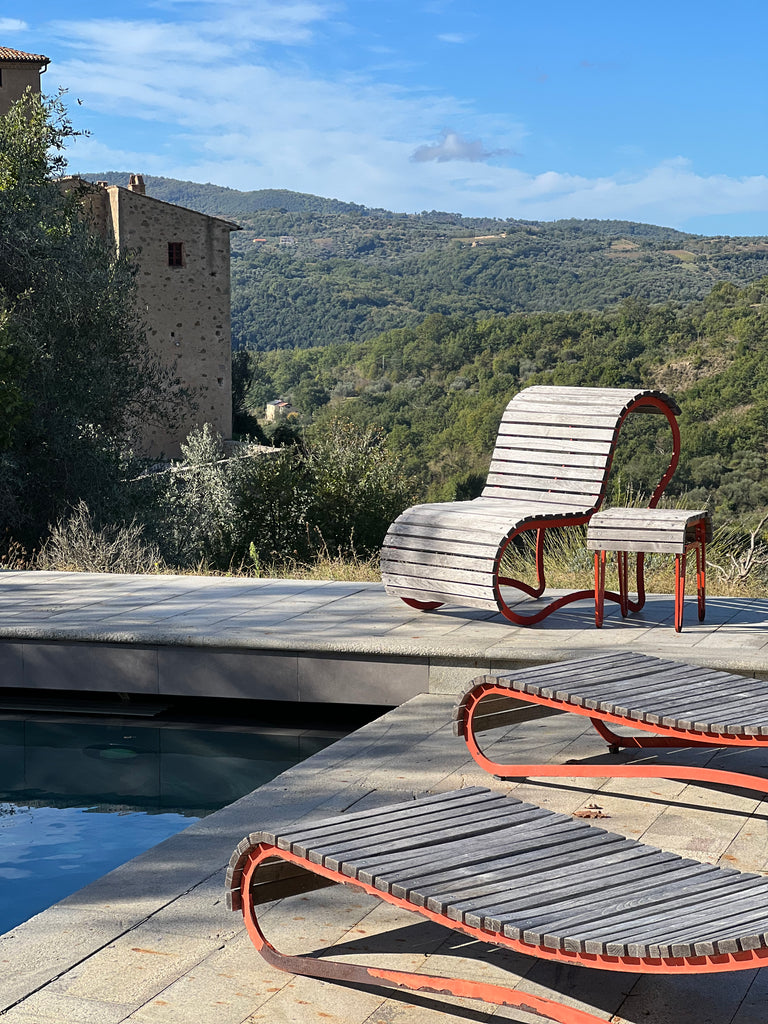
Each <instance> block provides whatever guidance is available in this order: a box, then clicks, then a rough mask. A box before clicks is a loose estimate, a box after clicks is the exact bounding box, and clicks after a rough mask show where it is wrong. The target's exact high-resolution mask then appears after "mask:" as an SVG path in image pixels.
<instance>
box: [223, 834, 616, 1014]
mask: <svg viewBox="0 0 768 1024" xmlns="http://www.w3.org/2000/svg"><path fill="white" fill-rule="evenodd" d="M275 853H277V854H278V856H279V855H280V853H279V851H277V850H275V848H274V847H269V846H266V845H265V844H262V846H260V847H256V848H255V849H254V852H253V853H252V854H251V856H250V858H249V861H248V863H247V866H246V868H245V870H244V872H243V880H242V885H241V892H242V897H243V900H242V902H243V918H244V920H245V927H246V929H247V931H248V935H249V936H250V939H251V941H252V942H253V944H254V946H255V947H256V949H257V950H258V952H259V953H260V954H261V956H262V957H263V958H264V959H265V960H266V961H267V963H268V964H270V965H271V966H272V967H276V968H277V969H278V970H280V971H287V972H288V973H289V974H300V975H304V976H305V977H309V978H320V979H322V980H323V981H341V982H347V983H349V982H352V983H353V984H358V985H377V986H381V987H383V988H394V989H410V990H411V991H414V992H433V993H435V994H437V995H448V996H459V997H462V998H468V999H480V1000H482V1001H483V1002H485V1003H491V1004H492V1005H495V1006H514V1007H517V1008H518V1009H521V1010H525V1011H527V1012H528V1013H535V1014H536V1015H537V1016H540V1017H545V1018H547V1019H548V1020H553V1021H556V1022H557V1024H605V1022H604V1021H603V1020H601V1019H600V1018H598V1017H595V1016H594V1015H593V1014H591V1013H585V1012H584V1011H583V1010H577V1009H575V1008H573V1007H571V1006H565V1005H563V1004H562V1003H557V1002H554V1001H553V1000H551V999H545V998H543V997H542V996H535V995H531V994H529V993H527V992H520V991H517V990H515V989H511V988H505V987H504V986H502V985H491V984H488V983H486V982H481V981H470V980H468V979H464V978H445V977H439V976H437V975H430V974H417V973H415V972H413V971H396V970H391V969H388V968H383V967H363V966H362V965H359V964H352V963H347V962H340V961H338V960H320V959H318V958H316V957H311V956H291V955H288V954H286V953H281V952H279V950H277V949H275V947H274V946H273V945H272V944H271V943H270V942H269V941H268V940H267V939H266V938H265V936H264V933H263V931H262V930H261V926H260V924H259V922H258V920H257V918H256V912H255V909H254V906H253V898H252V896H251V879H252V878H253V875H254V873H255V871H256V869H257V868H258V866H259V864H260V863H262V861H264V860H266V859H267V857H270V856H273V855H274V854H275ZM346 881H349V879H346ZM360 888H363V889H369V888H370V887H368V886H365V885H361V886H360ZM371 891H374V892H375V890H371ZM376 895H377V896H379V897H381V898H382V899H386V900H387V902H390V903H394V904H395V905H398V906H403V907H404V908H405V909H409V910H413V909H414V908H413V907H406V904H405V901H403V900H398V899H395V898H389V899H387V897H385V896H383V895H382V893H380V892H376ZM425 916H427V917H429V918H430V919H436V920H438V921H439V922H440V923H443V924H445V925H446V926H447V927H451V926H454V923H453V922H451V921H448V920H447V919H442V920H441V919H440V916H439V915H435V914H425ZM459 928H460V926H459ZM460 930H461V931H468V929H466V928H460ZM473 931H474V930H473ZM476 937H477V938H481V939H482V938H483V935H482V934H480V933H479V932H478V933H477V935H476ZM484 938H485V941H490V942H493V937H492V936H491V935H489V934H487V933H486V934H485V937H484ZM510 945H511V943H510Z"/></svg>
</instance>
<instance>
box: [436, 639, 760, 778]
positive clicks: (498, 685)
mask: <svg viewBox="0 0 768 1024" xmlns="http://www.w3.org/2000/svg"><path fill="white" fill-rule="evenodd" d="M521 702H526V703H529V704H539V705H543V706H544V707H549V708H553V709H554V710H557V711H568V712H571V713H573V714H577V715H584V716H586V717H587V718H589V719H590V720H591V722H592V724H593V726H594V727H595V729H596V730H597V731H598V733H599V734H600V735H601V736H602V737H603V739H605V741H606V742H607V744H608V747H609V750H611V751H612V752H616V751H618V750H619V749H620V748H621V747H627V748H643V747H700V746H705V747H731V748H733V747H737V748H738V747H741V748H747V747H768V681H766V680H763V679H749V678H747V677H745V676H740V675H736V674H735V673H733V672H720V671H717V670H715V669H708V668H703V667H701V666H697V665H688V664H686V663H684V662H679V661H670V660H666V659H662V658H654V657H651V656H650V655H647V654H637V653H634V652H622V651H607V652H605V653H603V654H597V655H594V656H593V657H589V658H578V659H576V660H573V661H563V662H557V663H555V664H550V665H538V666H536V667H534V668H526V669H521V670H519V671H515V672H502V673H500V674H499V675H486V676H478V677H477V678H476V679H475V680H474V681H473V683H472V685H471V687H470V689H469V690H468V691H467V693H466V694H465V695H464V697H463V698H462V699H461V701H460V702H459V704H458V705H457V706H456V709H455V712H454V731H455V733H456V734H457V735H459V736H461V737H463V738H464V739H465V740H466V743H467V747H468V749H469V752H470V753H471V755H472V757H473V758H474V759H475V761H477V763H478V764H479V765H480V766H481V767H482V768H483V769H484V770H485V771H487V772H489V773H490V774H492V775H497V776H500V777H503V778H520V777H527V776H531V777H533V778H536V777H542V776H558V775H559V776H569V777H575V776H576V777H583V778H587V777H597V776H611V777H613V778H615V777H632V778H638V777H643V778H654V777H659V778H667V779H670V778H677V779H686V780H689V781H693V780H698V781H702V782H713V783H721V784H724V785H732V786H746V787H748V788H750V789H755V790H758V791H761V792H764V793H768V780H766V779H761V778H757V777H755V776H751V775H743V774H739V773H736V772H731V771H723V770H720V769H712V768H699V767H695V766H692V765H683V766H680V765H675V766H672V765H660V764H647V763H644V762H643V763H639V764H627V765H624V764H602V765H601V764H597V765H595V764H566V765H557V764H543V765H536V764H503V763H500V762H499V761H498V760H496V759H495V758H494V757H493V756H490V755H489V754H486V753H485V752H484V750H483V749H482V747H481V745H480V741H479V740H478V734H479V733H483V732H488V731H489V730H493V729H497V728H499V727H501V726H504V725H508V724H509V723H510V722H511V721H514V717H515V716H516V715H517V714H518V713H519V708H520V703H521ZM611 725H614V726H615V725H619V726H626V727H628V728H630V729H632V730H637V729H639V730H641V731H640V733H639V734H638V733H636V732H634V731H633V733H632V734H630V735H626V734H620V733H617V732H615V731H614V730H613V729H612V728H611V727H610V726H611Z"/></svg>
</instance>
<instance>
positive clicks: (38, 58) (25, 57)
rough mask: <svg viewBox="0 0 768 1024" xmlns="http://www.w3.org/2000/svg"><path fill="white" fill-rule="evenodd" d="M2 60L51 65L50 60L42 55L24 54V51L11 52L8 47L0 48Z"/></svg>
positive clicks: (0, 58)
mask: <svg viewBox="0 0 768 1024" xmlns="http://www.w3.org/2000/svg"><path fill="white" fill-rule="evenodd" d="M0 60H15V61H32V62H34V63H35V64H50V58H49V57H44V56H43V55H42V53H24V51H23V50H9V49H8V47H7V46H0Z"/></svg>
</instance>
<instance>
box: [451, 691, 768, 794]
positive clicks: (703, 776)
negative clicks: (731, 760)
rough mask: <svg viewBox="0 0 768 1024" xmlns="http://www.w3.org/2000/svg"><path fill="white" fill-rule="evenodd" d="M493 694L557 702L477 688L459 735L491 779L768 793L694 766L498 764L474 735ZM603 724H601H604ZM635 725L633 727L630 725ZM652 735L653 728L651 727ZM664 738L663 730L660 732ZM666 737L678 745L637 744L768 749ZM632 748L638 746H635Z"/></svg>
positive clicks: (750, 779)
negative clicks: (675, 784)
mask: <svg viewBox="0 0 768 1024" xmlns="http://www.w3.org/2000/svg"><path fill="white" fill-rule="evenodd" d="M490 694H494V695H502V696H505V697H512V698H518V699H521V700H528V701H530V702H531V703H533V704H542V705H544V706H545V707H555V706H557V705H556V702H555V701H552V700H549V699H547V698H539V697H534V696H533V695H529V694H525V693H521V692H519V691H510V690H509V689H507V688H505V687H501V686H494V685H493V684H484V685H482V686H478V687H477V688H476V690H475V691H473V692H472V693H471V694H470V695H469V697H468V698H466V704H465V705H464V718H463V722H461V723H460V733H461V734H462V735H463V736H464V740H465V742H466V744H467V749H468V750H469V753H470V754H471V756H472V758H473V759H474V760H475V761H476V762H477V764H479V765H480V767H481V768H482V769H483V770H484V771H486V772H488V774H489V775H496V776H498V777H499V778H510V779H520V778H549V777H560V778H563V777H565V778H580V779H581V778H640V779H681V780H683V781H685V782H710V783H717V784H719V785H725V786H738V787H740V788H743V789H751V790H755V791H756V792H759V793H768V779H762V778H759V777H757V776H754V775H745V774H743V773H741V772H730V771H721V770H720V769H718V768H699V767H696V766H692V765H683V766H680V767H678V766H676V765H649V764H610V765H608V764H598V765H592V764H588V765H585V764H502V763H501V762H499V761H494V760H492V759H491V758H490V757H488V756H487V755H486V754H485V753H484V751H483V750H482V749H481V747H480V744H479V743H478V741H477V737H476V735H475V731H474V725H473V720H474V715H475V711H476V709H477V706H478V704H479V703H480V701H481V700H482V699H483V698H484V697H486V696H489V695H490ZM560 710H569V711H572V712H574V713H576V714H582V715H587V717H589V718H592V717H593V716H592V715H591V714H590V713H589V712H588V711H586V710H585V709H584V708H579V707H576V706H575V705H570V706H568V707H567V708H565V707H563V706H562V705H561V707H560ZM602 721H603V720H601V722H602ZM627 724H632V723H627ZM634 724H635V725H636V726H638V725H640V723H639V722H637V723H634ZM648 728H649V730H650V731H651V732H653V727H648ZM598 731H599V732H601V735H603V736H604V738H606V739H609V742H610V739H611V738H615V740H617V741H619V743H621V744H622V745H626V744H624V743H623V740H622V738H621V737H618V736H616V734H615V733H612V731H611V730H607V732H608V735H606V734H604V733H602V730H601V729H599V730H598ZM659 731H660V732H661V733H662V737H663V735H664V733H663V730H661V729H660V730H659ZM666 734H667V735H668V736H671V738H672V739H673V740H674V741H675V742H674V743H669V744H667V743H663V744H653V743H648V744H643V743H642V741H640V742H638V743H637V744H636V745H637V746H645V745H647V746H656V745H661V746H673V745H674V746H678V747H687V746H708V747H720V746H721V747H726V746H736V745H739V746H743V747H747V746H750V747H757V746H765V745H766V743H765V742H764V743H761V742H760V739H761V738H760V737H738V738H737V737H735V736H734V737H731V736H724V737H722V738H720V737H718V736H713V737H712V740H711V742H707V741H706V740H704V741H702V740H697V739H695V738H694V739H691V738H689V737H687V736H683V735H679V734H678V735H675V734H674V730H671V729H668V730H666ZM632 745H633V746H634V745H635V744H632Z"/></svg>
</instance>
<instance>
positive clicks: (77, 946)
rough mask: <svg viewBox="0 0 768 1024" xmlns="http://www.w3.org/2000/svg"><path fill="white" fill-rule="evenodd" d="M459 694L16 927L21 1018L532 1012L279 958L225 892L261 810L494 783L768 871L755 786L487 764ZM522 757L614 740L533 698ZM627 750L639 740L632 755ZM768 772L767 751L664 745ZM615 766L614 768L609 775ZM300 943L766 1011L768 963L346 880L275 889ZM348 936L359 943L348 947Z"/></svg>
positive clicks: (300, 770)
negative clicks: (536, 934) (599, 941)
mask: <svg viewBox="0 0 768 1024" xmlns="http://www.w3.org/2000/svg"><path fill="white" fill-rule="evenodd" d="M452 704H453V700H452V698H450V697H448V696H447V695H441V694H423V695H420V696H418V697H415V698H413V699H412V700H410V701H408V702H407V703H406V704H405V705H403V706H402V707H400V708H397V709H396V710H394V711H392V712H390V713H389V714H387V715H385V716H383V717H382V718H380V719H378V720H377V721H375V722H373V723H371V724H370V725H368V726H366V727H365V728H363V729H361V730H360V731H358V732H357V733H355V734H353V735H351V736H348V737H347V738H346V739H343V740H341V741H339V742H338V743H337V744H335V745H334V746H332V747H330V748H327V749H326V750H324V751H322V752H321V753H319V754H316V755H315V756H313V757H311V758H310V759H309V760H307V761H305V762H304V763H303V764H301V765H298V766H296V767H295V768H292V769H291V770H290V771H288V772H286V773H285V774H284V775H282V776H280V777H279V778H277V779H276V780H275V781H274V782H272V783H270V784H268V785H266V786H263V787H261V788H260V789H258V790H256V791H255V792H253V793H251V794H250V795H248V796H246V797H244V798H243V799H241V800H239V801H238V802H237V803H235V804H232V805H231V806H229V807H226V808H224V809H222V810H221V811H218V812H217V813H215V814H213V815H211V816H210V817H208V818H206V819H204V820H202V821H200V822H198V823H196V824H194V825H192V826H191V827H190V828H188V829H187V830H186V831H185V832H182V833H180V834H179V835H177V836H175V837H173V838H172V839H169V840H167V841H166V842H164V843H162V844H160V845H159V846H157V847H155V849H153V850H150V851H148V852H147V853H145V854H143V855H142V856H140V857H138V858H136V859H135V860H133V861H131V862H129V863H128V864H126V865H124V866H123V867H122V868H119V869H117V870H116V871H113V872H112V873H111V874H109V875H106V876H105V877H104V878H102V879H100V880H99V881H97V882H94V883H93V884H92V885H90V886H88V887H87V888H85V889H83V890H81V891H80V892H78V893H75V894H74V895H73V896H71V897H69V898H68V899H66V900H64V901H63V902H62V903H60V904H58V905H56V906H55V907H52V908H51V909H50V910H48V911H46V912H45V913H43V914H41V915H40V916H38V917H35V918H33V919H32V920H30V921H29V922H27V923H26V924H24V925H21V926H20V927H18V928H16V929H15V930H13V931H11V932H9V933H7V934H6V935H4V936H0V963H2V967H3V971H2V975H0V1020H2V1022H3V1024H49V1022H50V1024H53V1022H55V1024H62V1022H66V1024H123V1022H126V1024H128V1022H130V1024H197V1022H200V1024H261V1022H264V1024H450V1022H456V1024H466V1022H467V1021H469V1022H473V1024H482V1022H488V1024H490V1022H491V1021H492V1020H497V1019H508V1020H512V1021H516V1022H518V1024H532V1022H533V1021H534V1020H538V1019H539V1018H534V1017H531V1016H528V1015H526V1014H524V1013H522V1012H519V1011H512V1010H506V1009H498V1010H495V1011H494V1009H493V1008H489V1007H487V1006H485V1005H484V1004H482V1003H474V1002H471V1001H465V1000H455V999H451V998H449V997H443V996H437V995H435V996H427V995H420V994H408V995H405V996H403V997H402V998H400V997H396V996H395V997H392V996H389V997H388V996H387V995H386V993H385V992H383V991H376V990H367V991H362V990H360V989H356V988H348V987H343V986H339V985H333V984H329V983H326V982H321V981H316V980H311V979H294V978H293V977H292V976H291V975H286V974H281V973H279V972H277V971H275V970H273V969H272V968H270V967H268V966H266V965H265V964H264V962H263V961H262V960H261V958H260V957H259V956H258V954H257V953H256V952H255V950H253V948H252V946H251V945H250V942H249V941H248V939H247V937H246V935H245V932H244V930H243V928H242V924H241V919H240V917H239V915H236V914H231V913H229V912H228V911H227V910H226V909H225V906H224V893H223V875H224V866H225V863H226V861H227V859H228V857H229V855H230V852H231V850H232V849H233V848H234V846H235V844H236V843H237V842H238V840H239V839H240V838H241V837H242V836H243V835H244V834H246V833H247V832H249V831H251V830H253V829H255V828H259V827H279V826H280V825H283V824H287V823H290V822H294V821H298V820H302V819H309V818H312V817H324V816H328V815H329V814H333V813H336V812H343V811H345V810H347V809H350V808H355V809H362V808H364V807H366V806H374V805H376V804H378V803H381V802H384V801H388V800H391V799H403V797H404V794H411V793H414V794H416V793H421V792H425V791H429V792H435V791H439V790H443V789H447V788H457V787H463V786H468V785H476V784H480V785H487V786H490V787H492V788H496V789H499V790H500V791H506V790H507V789H511V790H513V791H514V793H515V795H517V796H520V797H522V798H524V799H530V800H532V801H534V802H536V803H538V804H540V805H542V806H546V807H549V808H552V809H554V810H557V811H561V812H565V813H571V814H572V813H575V812H578V811H584V810H587V811H588V812H589V813H590V814H595V813H596V812H597V811H598V809H599V813H600V815H601V816H602V818H603V819H605V820H600V821H598V822H596V823H595V824H597V825H600V826H606V827H608V828H610V829H611V830H613V831H616V832H619V833H622V834H624V835H627V836H630V837H632V838H637V839H642V840H646V841H648V842H651V843H654V844H655V845H658V846H661V847H663V848H664V849H667V850H671V851H674V852H676V853H680V854H682V855H685V856H691V857H695V858H698V859H700V860H704V861H709V862H717V863H721V864H725V865H729V866H731V867H738V868H741V869H745V870H753V871H761V872H765V871H766V870H768V844H767V842H766V841H767V840H768V807H766V805H765V804H763V803H760V801H759V800H758V799H756V798H755V797H753V796H752V795H751V794H749V793H746V792H744V791H732V792H726V791H723V790H720V789H710V788H705V787H703V786H686V785H684V784H682V783H679V782H665V781H663V780H658V779H657V780H652V781H642V780H623V781H617V780H614V781H605V782H603V780H596V784H595V781H594V780H593V781H588V780H577V779H557V780H554V782H553V781H550V782H545V781H544V780H542V781H541V782H540V783H536V782H535V780H534V781H530V780H529V781H523V782H521V783H520V784H518V785H511V784H507V783H501V782H497V781H495V780H493V779H489V778H488V777H487V776H484V775H483V773H482V772H481V771H480V770H479V769H478V768H477V767H476V766H475V765H474V762H472V761H470V760H469V759H468V757H467V755H466V753H465V749H464V745H463V743H461V742H460V741H459V740H457V739H456V738H455V737H454V736H453V734H452V731H451V728H450V724H449V723H450V712H451V707H452ZM507 739H508V741H509V742H512V743H514V746H515V757H516V758H519V759H520V760H524V759H525V757H526V756H529V757H531V758H532V759H533V758H536V759H541V760H542V761H546V760H553V761H558V762H563V761H567V760H568V759H570V758H576V759H595V758H607V759H608V760H614V758H613V757H612V756H610V755H607V754H605V752H604V747H603V746H602V744H601V742H600V741H599V738H598V737H597V735H596V733H594V732H593V730H592V729H591V727H590V726H589V723H588V722H586V721H585V720H584V719H581V718H580V717H578V716H576V715H550V714H541V713H538V714H536V713H534V714H531V713H530V712H527V713H523V714H521V717H520V721H519V722H517V723H516V724H514V725H513V726H511V727H510V729H509V730H508V733H507ZM623 756H628V755H623ZM664 756H665V757H667V758H673V759H675V758H680V759H681V760H684V761H685V762H687V763H699V764H701V763H705V762H709V763H712V762H713V761H717V760H720V761H726V762H727V764H728V766H729V767H731V768H732V769H734V770H741V771H752V772H753V773H755V774H760V775H763V776H764V775H766V774H768V765H766V764H765V753H764V752H754V751H752V752H739V753H737V754H730V755H722V754H713V753H711V752H707V751H704V750H688V751H686V752H682V753H679V754H678V753H675V752H673V751H666V752H664ZM601 782H603V784H602V785H601ZM262 921H263V924H264V927H265V929H266V932H267V935H268V936H269V937H271V938H272V939H273V940H274V941H275V943H276V945H277V946H278V948H283V949H284V950H285V951H286V952H299V951H302V950H307V949H324V948H325V947H327V946H334V947H336V949H335V953H339V952H341V953H342V955H346V956H350V957H351V958H355V957H357V958H359V959H361V960H363V961H365V962H371V961H373V962H376V960H380V958H381V957H382V956H386V958H387V962H388V963H390V964H394V965H397V966H400V967H402V968H404V969H411V970H413V969H423V970H425V971H427V972H432V973H441V972H443V973H451V974H453V973H459V974H463V975H465V976H477V977H481V978H483V979H484V980H488V981H493V980H500V979H501V978H502V977H503V978H504V979H505V980H506V983H507V984H511V985H517V984H519V986H520V987H521V988H522V989H524V990H527V991H531V992H534V993H539V994H542V995H545V996H547V995H550V996H551V995H553V994H554V995H555V997H556V998H559V999H561V1000H565V1001H567V1002H569V1003H572V1004H573V1005H575V1006H579V1007H582V1008H585V1009H589V1010H590V1011H591V1012H592V1013H594V1014H596V1015H597V1016H598V1017H599V1018H600V1019H604V1020H606V1021H611V1022H614V1024H765V1020H766V1010H765V1006H766V997H767V996H768V971H763V972H756V971H748V972H741V973H736V974H730V975H710V976H708V977H706V976H705V977H698V978H697V977H695V976H690V975H689V976H685V977H679V978H669V977H651V976H635V975H629V974H624V973H618V974H616V973H613V972H598V971H588V970H584V969H580V968H571V967H565V966H562V965H554V964H546V963H543V962H541V961H537V960H533V959H530V958H527V957H523V956H521V955H516V954H515V955H512V954H502V953H500V952H499V951H497V950H495V949H494V948H493V947H487V946H484V945H482V944H479V943H476V942H473V941H470V940H468V939H466V938H460V937H458V936H457V935H456V934H454V933H451V932H449V931H447V930H444V929H442V928H440V927H437V926H433V925H431V924H428V923H424V922H423V921H421V920H420V919H418V918H415V917H414V916H413V915H411V914H409V913H407V912H404V911H399V910H396V909H394V908H391V907H387V906H385V905H383V904H381V903H380V902H379V901H377V900H375V899H374V898H371V897H367V896H366V895H365V894H361V893H359V892H357V891H354V890H351V889H346V888H345V887H343V886H342V887H332V888H326V889H322V890H320V891H318V892H315V893H309V894H305V895H303V896H294V897H291V898H290V899H285V900H283V901H282V902H280V903H276V904H272V905H271V906H270V907H269V908H268V909H267V910H266V911H265V913H264V914H263V918H262ZM338 947H341V949H340V950H339V948H338Z"/></svg>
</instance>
